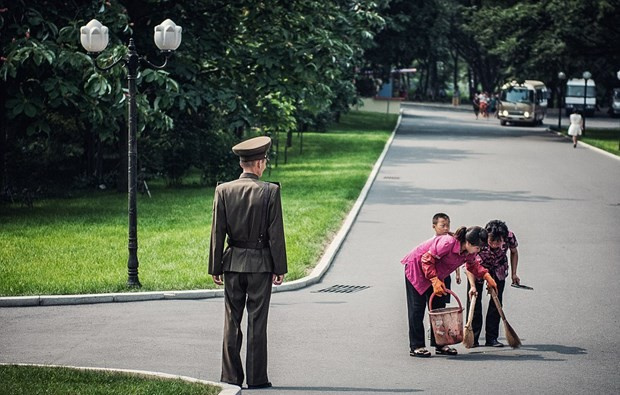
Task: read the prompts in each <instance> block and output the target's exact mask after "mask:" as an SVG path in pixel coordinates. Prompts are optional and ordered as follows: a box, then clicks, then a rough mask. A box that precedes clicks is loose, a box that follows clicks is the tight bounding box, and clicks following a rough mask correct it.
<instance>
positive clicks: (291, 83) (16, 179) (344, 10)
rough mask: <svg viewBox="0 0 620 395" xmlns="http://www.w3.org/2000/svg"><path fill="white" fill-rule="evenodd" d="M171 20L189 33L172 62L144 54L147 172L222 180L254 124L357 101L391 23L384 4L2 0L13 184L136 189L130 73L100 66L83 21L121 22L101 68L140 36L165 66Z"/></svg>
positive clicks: (7, 169)
mask: <svg viewBox="0 0 620 395" xmlns="http://www.w3.org/2000/svg"><path fill="white" fill-rule="evenodd" d="M160 10H165V14H166V16H165V17H162V16H161V11H160ZM166 17H167V18H170V19H172V20H173V21H175V22H176V23H177V24H178V25H180V26H182V27H183V29H184V32H185V34H184V36H183V42H182V44H181V47H180V48H179V50H178V51H176V53H175V54H174V56H173V57H172V58H171V61H170V63H169V65H168V66H167V67H166V70H165V71H162V70H157V71H154V70H150V69H149V68H148V67H146V66H145V64H142V67H141V72H140V74H139V78H138V81H137V86H138V97H137V101H138V117H137V118H138V122H139V125H138V126H139V129H138V134H139V136H138V147H139V148H138V154H139V167H140V169H141V172H142V174H141V177H142V178H153V177H163V178H164V179H166V180H167V182H168V183H169V184H179V183H181V182H182V180H183V178H184V177H185V176H186V175H187V174H188V171H189V170H190V169H192V168H199V169H201V170H202V171H203V174H202V179H203V180H204V181H209V182H211V181H212V180H215V179H217V178H219V177H220V175H221V174H222V169H223V168H226V167H227V166H226V159H225V158H227V156H228V152H229V149H230V145H229V144H230V143H231V142H234V141H236V140H238V139H239V138H241V137H243V134H244V131H249V130H252V128H255V127H260V128H261V129H262V130H264V131H267V130H275V129H278V130H281V129H282V128H284V129H285V131H290V130H293V129H295V127H296V126H295V125H296V124H297V119H293V118H295V117H297V116H298V115H300V114H310V117H309V118H312V117H316V116H319V115H320V114H323V113H330V112H333V111H336V112H341V111H343V110H348V106H347V103H350V102H352V101H353V100H354V97H355V91H354V89H352V86H353V85H352V78H350V76H351V75H352V74H353V70H354V69H355V67H356V66H357V65H358V63H359V62H360V61H361V57H362V54H363V50H364V48H365V47H366V46H367V45H368V43H369V42H370V40H371V39H372V37H373V35H374V32H375V31H377V30H378V29H379V28H380V27H381V25H382V23H383V19H382V18H381V17H380V16H379V15H378V13H377V12H376V5H375V4H374V3H373V2H372V1H370V0H337V1H331V2H323V1H318V0H299V1H294V2H289V1H281V0H252V1H232V2H231V1H228V0H213V1H209V2H204V1H201V0H182V1H169V0H133V1H128V0H110V1H103V0H90V1H88V0H82V1H76V2H61V3H57V2H51V1H40V2H26V1H25V0H17V1H15V2H13V3H11V4H10V5H8V6H6V7H4V8H0V30H1V33H2V34H1V35H0V42H1V44H2V48H3V50H2V64H1V65H0V76H1V77H2V78H1V79H0V81H1V86H0V104H1V105H2V106H1V107H2V108H3V109H4V111H1V112H0V113H1V114H2V115H1V116H2V121H3V122H2V125H3V130H2V133H0V136H1V139H2V149H0V163H2V165H1V166H2V168H0V187H1V188H0V189H4V188H7V187H8V188H13V189H21V188H22V187H28V188H33V187H36V186H37V185H40V184H45V185H46V186H48V187H49V186H50V185H58V186H59V187H60V188H61V189H65V187H66V186H67V184H71V183H72V182H73V184H74V185H75V181H76V180H82V181H81V183H83V184H87V185H99V184H101V183H105V182H109V181H106V180H110V179H111V178H112V179H113V178H114V176H116V178H117V179H118V182H117V185H120V186H122V187H123V188H124V187H126V181H123V180H124V178H125V171H124V169H125V168H126V163H125V162H126V156H127V154H126V146H127V142H126V136H125V134H126V124H127V119H126V112H127V111H126V108H125V107H126V99H125V95H126V93H127V91H126V83H125V81H124V78H125V74H126V73H125V69H124V67H121V66H116V67H113V68H111V69H110V70H109V71H106V72H99V71H96V70H95V69H94V67H93V64H94V60H93V59H92V58H90V57H89V56H88V55H86V54H85V53H84V52H83V50H82V49H81V48H79V44H78V42H79V41H78V37H79V26H82V25H84V24H86V23H87V22H88V20H90V19H92V18H97V19H98V20H99V21H101V22H102V23H103V24H104V25H106V26H107V27H108V28H109V32H110V35H111V36H110V45H109V48H108V49H106V50H105V51H104V52H103V53H102V54H101V55H100V56H99V57H98V58H97V59H96V61H97V62H98V63H99V64H100V65H111V64H112V63H113V61H114V60H115V59H118V58H119V57H122V56H123V55H124V54H125V53H126V47H125V44H126V43H127V42H128V39H129V38H130V37H133V39H134V41H135V45H136V48H137V51H138V53H139V54H140V55H143V56H144V57H146V58H148V59H149V60H150V61H152V62H155V63H156V62H157V61H156V59H162V57H161V55H160V54H158V53H157V52H158V51H157V50H156V48H155V46H154V45H152V31H153V27H154V26H155V25H157V24H158V23H160V22H161V21H162V20H163V19H164V18H166ZM349 81H350V82H349ZM272 110H275V111H272ZM59 130H60V131H61V132H59ZM226 135H229V136H230V137H226ZM209 144H216V146H211V145H209ZM58 168H61V169H62V171H60V172H57V171H54V172H53V173H52V172H50V169H58ZM31 175H34V177H31Z"/></svg>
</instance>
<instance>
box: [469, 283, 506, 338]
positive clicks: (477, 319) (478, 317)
mask: <svg viewBox="0 0 620 395" xmlns="http://www.w3.org/2000/svg"><path fill="white" fill-rule="evenodd" d="M493 279H494V280H495V282H496V283H497V298H498V299H499V301H500V303H502V304H503V302H502V295H503V294H504V286H505V285H506V280H498V279H496V278H495V277H494V278H493ZM470 288H471V286H470V285H469V281H468V282H467V300H468V301H469V289H470ZM483 289H484V282H478V281H476V291H478V297H477V298H476V306H475V307H474V317H473V319H472V325H471V327H472V330H473V331H474V341H475V342H476V343H478V338H479V337H480V332H481V331H482V295H483V293H482V291H483ZM467 314H469V303H467ZM500 320H501V317H500V315H499V312H498V311H497V307H495V303H494V302H493V299H492V298H491V297H490V296H489V307H488V309H487V316H486V319H485V326H484V332H485V336H486V343H490V342H493V341H494V340H497V338H498V337H499V321H500Z"/></svg>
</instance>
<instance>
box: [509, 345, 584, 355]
mask: <svg viewBox="0 0 620 395" xmlns="http://www.w3.org/2000/svg"><path fill="white" fill-rule="evenodd" d="M521 349H522V350H528V351H544V352H556V353H558V354H566V355H585V354H587V353H588V352H587V350H586V349H585V348H581V347H572V346H563V345H561V344H528V345H527V346H523V347H521Z"/></svg>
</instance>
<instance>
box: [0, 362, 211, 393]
mask: <svg viewBox="0 0 620 395" xmlns="http://www.w3.org/2000/svg"><path fill="white" fill-rule="evenodd" d="M0 382H1V383H2V386H1V387H0V394H11V395H22V394H23V395H36V394H49V395H65V394H88V395H99V394H100V395H125V394H134V395H140V394H144V395H150V394H158V395H177V394H187V395H216V394H219V393H220V391H221V388H220V387H216V386H213V385H207V384H202V383H191V382H187V381H183V380H180V379H174V380H173V379H162V378H149V377H144V376H136V375H131V374H127V373H121V372H101V371H89V370H78V369H72V368H62V367H42V366H17V365H0Z"/></svg>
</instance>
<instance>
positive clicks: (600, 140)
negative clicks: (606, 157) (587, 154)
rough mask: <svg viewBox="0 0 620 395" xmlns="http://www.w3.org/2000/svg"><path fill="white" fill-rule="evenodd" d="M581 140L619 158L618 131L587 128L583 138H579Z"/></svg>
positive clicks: (619, 136) (619, 132) (619, 131)
mask: <svg viewBox="0 0 620 395" xmlns="http://www.w3.org/2000/svg"><path fill="white" fill-rule="evenodd" d="M569 137H570V136H569ZM581 140H582V141H583V142H585V143H588V144H590V145H593V146H595V147H597V148H600V149H602V150H605V151H607V152H609V153H612V154H614V155H618V156H620V149H618V147H619V144H620V142H619V140H620V129H590V128H588V129H587V130H586V134H585V136H581Z"/></svg>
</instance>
